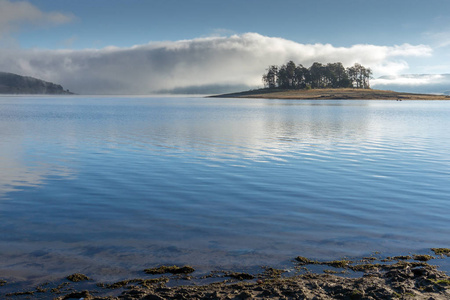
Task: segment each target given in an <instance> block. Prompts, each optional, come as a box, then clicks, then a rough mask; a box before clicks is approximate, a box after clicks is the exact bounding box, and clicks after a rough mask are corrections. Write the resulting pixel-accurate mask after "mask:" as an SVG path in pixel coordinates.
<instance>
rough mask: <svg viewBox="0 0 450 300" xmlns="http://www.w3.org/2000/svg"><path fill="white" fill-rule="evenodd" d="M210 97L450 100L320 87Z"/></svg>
mask: <svg viewBox="0 0 450 300" xmlns="http://www.w3.org/2000/svg"><path fill="white" fill-rule="evenodd" d="M210 97H214V98H260V99H298V100H333V99H343V100H397V101H402V100H450V96H448V95H433V94H415V93H401V92H394V91H385V90H376V89H357V88H323V89H322V88H321V89H309V90H306V89H304V90H302V89H298V90H294V89H269V88H265V89H258V90H251V91H245V92H238V93H231V94H221V95H214V96H210Z"/></svg>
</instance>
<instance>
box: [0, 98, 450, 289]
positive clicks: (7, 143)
mask: <svg viewBox="0 0 450 300" xmlns="http://www.w3.org/2000/svg"><path fill="white" fill-rule="evenodd" d="M449 195H450V102H437V101H430V102H424V101H413V102H406V101H402V102H397V101H340V100H336V101H283V100H236V99H204V98H148V97H120V98H119V97H116V98H111V97H94V98H87V97H64V98H59V97H0V198H1V201H0V217H1V223H0V232H1V240H0V251H1V254H2V260H1V261H0V276H1V277H2V278H16V279H17V280H22V279H32V278H33V277H39V278H42V276H44V275H45V276H47V275H51V276H59V275H67V274H70V273H73V272H74V271H80V272H83V273H86V274H89V275H91V276H94V277H96V278H107V279H108V278H115V277H121V276H123V277H126V276H129V275H130V274H133V272H136V273H137V272H139V271H141V270H142V269H143V268H146V267H149V266H154V265H159V264H161V263H171V264H185V263H188V264H192V265H194V266H195V267H196V268H198V269H205V270H207V269H214V268H247V267H252V266H258V265H261V264H263V265H274V266H279V265H283V264H288V263H289V260H290V259H292V258H293V257H295V256H297V255H302V256H307V257H310V258H316V259H334V258H340V257H342V256H344V255H347V256H350V257H352V256H355V257H358V256H363V255H368V254H371V253H373V252H374V251H380V252H381V253H382V254H385V255H390V254H405V253H409V252H413V253H414V252H424V251H425V252H427V251H429V248H430V247H450V229H449V228H450V226H449V225H450V214H449V209H448V207H449V202H450V197H449ZM444 268H445V267H444ZM446 268H447V269H450V268H449V267H448V266H447V267H446Z"/></svg>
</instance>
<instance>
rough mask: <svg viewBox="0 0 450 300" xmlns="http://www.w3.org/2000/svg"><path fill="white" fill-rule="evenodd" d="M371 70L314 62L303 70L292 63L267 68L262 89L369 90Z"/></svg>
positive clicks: (340, 64) (357, 66)
mask: <svg viewBox="0 0 450 300" xmlns="http://www.w3.org/2000/svg"><path fill="white" fill-rule="evenodd" d="M371 77H372V70H371V69H370V68H365V67H363V66H362V65H360V64H358V63H356V64H354V65H353V66H352V67H349V68H344V66H343V65H342V63H340V62H337V63H328V64H326V65H324V64H321V63H318V62H315V63H313V64H312V66H311V67H309V68H305V67H304V66H302V65H301V64H299V65H295V63H294V62H293V61H289V62H288V63H286V64H284V65H282V66H275V65H272V66H269V68H268V69H267V73H265V74H264V75H263V78H262V79H263V82H264V87H266V88H283V89H309V88H348V87H350V88H362V89H368V88H370V83H369V80H370V78H371Z"/></svg>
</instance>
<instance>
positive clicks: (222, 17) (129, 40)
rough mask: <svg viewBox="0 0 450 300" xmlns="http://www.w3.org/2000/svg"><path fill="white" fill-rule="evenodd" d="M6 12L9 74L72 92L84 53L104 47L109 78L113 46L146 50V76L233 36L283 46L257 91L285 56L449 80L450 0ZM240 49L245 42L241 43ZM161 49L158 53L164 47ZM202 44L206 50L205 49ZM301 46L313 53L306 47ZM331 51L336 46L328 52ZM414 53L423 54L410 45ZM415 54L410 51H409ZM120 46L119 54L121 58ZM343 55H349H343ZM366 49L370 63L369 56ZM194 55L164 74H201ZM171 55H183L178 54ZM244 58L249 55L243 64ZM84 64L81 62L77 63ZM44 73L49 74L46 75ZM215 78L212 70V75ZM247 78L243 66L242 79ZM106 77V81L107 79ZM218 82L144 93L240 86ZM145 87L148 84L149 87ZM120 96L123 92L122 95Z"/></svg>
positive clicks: (134, 2) (76, 6) (129, 3)
mask: <svg viewBox="0 0 450 300" xmlns="http://www.w3.org/2000/svg"><path fill="white" fill-rule="evenodd" d="M2 5H3V6H2ZM0 8H3V9H2V10H3V12H2V11H0V50H2V52H1V53H0V69H5V66H6V67H7V66H10V67H9V68H10V70H4V71H16V72H18V71H20V72H19V73H24V72H29V73H31V75H34V76H40V77H44V79H47V80H53V81H58V79H59V82H61V81H63V82H61V83H63V84H64V85H68V86H69V87H72V89H74V88H75V89H78V90H79V89H81V90H83V89H84V88H83V82H82V81H81V80H78V81H77V82H75V81H70V80H69V78H70V77H71V76H72V77H73V76H81V75H77V74H76V72H75V70H76V69H78V70H82V71H84V72H86V71H87V69H86V67H85V66H84V64H82V63H81V62H80V61H83V62H85V59H86V57H83V58H81V56H82V55H87V54H86V53H88V52H89V51H87V50H86V49H90V51H91V52H89V53H88V55H89V61H90V62H89V63H92V60H93V58H92V57H93V52H92V51H94V50H97V52H96V53H97V56H99V55H100V54H99V53H101V56H102V59H97V60H96V61H95V64H96V63H98V64H100V61H102V62H103V63H104V64H103V65H101V67H102V68H103V69H104V70H105V72H108V70H111V69H113V70H114V71H116V72H118V70H121V69H120V68H119V67H120V66H115V67H113V66H107V65H106V64H107V63H110V64H112V62H111V59H105V57H110V56H111V55H112V54H111V53H110V48H112V47H111V46H113V47H116V48H117V49H121V50H123V51H129V53H128V55H129V56H130V59H131V58H132V57H134V56H135V55H134V54H133V51H131V50H132V49H133V48H132V47H133V46H135V47H138V48H139V47H143V48H145V49H146V50H145V49H140V50H139V51H141V50H142V51H144V52H145V51H147V52H148V54H147V55H144V54H142V53H141V54H140V55H142V56H141V57H143V58H144V57H148V56H149V55H152V59H151V60H150V62H151V63H152V66H153V67H152V68H151V70H142V72H146V71H152V70H154V71H155V68H154V66H155V61H156V58H155V56H156V55H159V56H161V55H163V54H161V51H162V52H164V51H165V52H164V53H167V51H169V50H167V49H171V47H172V48H173V47H175V46H176V45H180V41H185V42H188V43H189V42H192V43H193V44H189V45H190V46H189V47H190V49H191V51H198V50H195V49H198V47H199V46H198V43H199V41H203V40H202V39H213V38H230V37H232V36H238V37H241V39H240V41H239V42H238V44H239V46H236V47H238V48H235V49H234V51H238V50H236V49H242V48H243V47H246V46H248V47H249V48H251V47H252V46H254V45H256V44H257V45H258V46H257V47H267V51H268V52H270V53H272V52H273V49H275V48H276V47H281V48H283V49H282V51H281V50H280V51H281V52H280V53H281V54H280V55H278V57H279V58H280V61H278V60H277V59H275V57H276V55H275V54H273V53H272V54H270V55H269V54H267V53H266V54H259V56H258V59H255V60H254V61H251V62H249V63H252V64H254V70H253V71H252V72H250V70H248V71H247V72H243V73H245V74H247V75H248V76H253V77H254V78H253V79H252V80H248V82H246V83H245V84H247V85H249V86H252V85H256V82H257V80H256V74H260V73H261V70H264V69H265V68H266V67H267V65H269V64H273V63H276V64H279V63H282V62H284V61H281V59H294V61H296V60H295V59H297V62H299V63H303V64H305V65H307V66H308V64H309V63H310V61H311V60H314V58H315V57H316V58H317V59H322V60H327V58H328V57H329V59H330V60H331V59H334V60H336V59H337V60H340V61H343V62H344V63H345V62H347V63H348V64H350V63H353V62H354V60H352V59H350V58H349V57H348V56H349V55H353V56H354V57H355V59H360V60H362V61H359V62H360V63H363V65H364V63H365V65H367V66H368V67H371V68H372V69H373V70H374V75H375V77H380V76H389V77H385V81H386V78H391V79H392V78H399V77H401V75H403V74H446V73H450V54H449V53H450V51H449V50H450V17H449V15H448V12H450V1H448V0H429V1H416V0H408V1H404V0H397V1H396V0H390V1H384V0H377V1H372V0H343V1H335V0H333V1H332V0H316V1H291V0H281V1H268V0H247V1H245V0H240V1H237V0H226V1H224V0H222V1H216V0H190V1H189V0H185V1H175V0H148V1H142V0H140V1H138V0H121V1H119V0H75V1H74V0H58V1H48V0H29V1H13V0H0ZM1 19H3V21H1ZM248 33H252V34H257V38H255V36H253V37H251V38H250V37H249V36H246V35H247V34H248ZM278 39H281V40H282V41H280V40H278ZM234 42H236V41H235V40H233V43H234ZM202 43H203V44H202V46H201V48H202V49H204V48H205V47H210V48H209V49H210V52H208V54H205V53H203V52H202V53H203V54H202V55H207V56H211V58H210V61H209V62H210V63H211V62H212V61H214V57H213V56H214V51H215V50H217V49H216V48H214V47H216V45H217V43H218V42H217V41H216V40H209V41H208V42H205V41H203V42H202ZM205 43H208V45H206V44H205ZM220 43H222V46H221V47H222V50H221V51H222V52H221V53H219V52H220V51H218V52H217V53H218V55H217V57H216V58H217V59H221V60H226V59H228V58H229V59H231V57H232V58H233V59H236V56H232V55H231V54H230V53H231V52H232V51H231V52H229V53H224V51H223V47H224V46H223V44H226V41H224V40H220ZM158 44H159V47H160V48H159V50H157V49H155V47H157V46H156V45H158ZM280 44H282V45H280ZM193 45H197V46H196V47H197V48H195V47H193ZM299 45H300V46H302V45H309V46H310V47H309V48H308V47H306V48H304V47H303V48H302V47H299ZM313 45H322V46H323V47H321V48H320V47H319V48H318V47H315V48H314V51H315V55H316V56H314V55H313V56H311V55H306V54H305V53H307V52H308V51H312V50H311V49H313V47H312V46H313ZM326 45H329V46H331V47H333V49H331V50H330V49H328V48H329V47H328V48H327V47H326ZM356 45H366V46H373V47H371V48H370V47H369V48H366V49H360V52H358V54H355V53H354V51H350V49H352V47H355V46H356ZM408 46H411V47H415V48H411V47H410V48H408ZM146 47H147V48H146ZM161 47H162V48H161ZM377 47H378V48H377ZM383 47H386V48H383ZM395 47H400V48H401V51H400V52H401V53H399V52H398V51H397V52H396V50H395V49H397V48H395ZM194 48H195V49H194ZM294 48H295V49H297V50H295V51H305V53H300V54H298V53H297V54H293V53H294V50H293V49H294ZM300 48H301V49H300ZM406 48H408V49H409V50H405V49H406ZM63 49H65V51H69V52H67V53H66V56H65V57H64V61H65V64H66V65H67V64H68V63H69V61H70V62H71V63H70V69H71V73H70V74H68V72H67V70H65V71H64V70H60V71H58V70H57V68H56V65H57V64H59V65H61V61H62V60H63V58H62V54H61V51H62V50H63ZM105 49H109V50H108V51H107V50H105ZM117 49H116V55H118V54H117V51H118V50H117ZM162 49H165V50H162ZM299 49H300V50H299ZM327 49H328V50H327ZM342 49H344V50H345V49H346V50H348V51H341V50H342ZM386 49H388V50H386ZM102 51H103V52H102ZM123 51H122V52H123ZM170 51H171V50H170ZM364 51H366V56H364V55H363V53H364ZM372 51H373V52H372ZM380 51H381V52H380ZM12 52H15V53H16V57H17V54H18V53H20V54H21V55H22V56H21V57H17V60H18V61H19V58H21V60H20V63H19V62H17V63H16V64H15V65H14V64H13V65H11V64H9V65H8V64H7V63H6V61H7V60H11V57H12V56H11V53H12ZM37 52H38V53H37ZM185 52H186V53H184V54H183V55H186V61H183V59H182V58H180V57H179V55H180V54H179V53H177V61H178V64H174V65H172V67H173V68H172V69H168V68H159V69H158V70H157V71H159V72H161V71H165V72H166V73H167V74H168V75H167V76H169V77H173V76H174V75H173V74H174V72H175V69H176V70H179V69H180V68H181V67H182V66H183V65H186V64H187V65H188V66H187V67H189V68H193V67H195V68H196V69H201V61H197V64H196V65H189V62H188V61H187V60H188V59H189V60H190V62H192V61H193V57H197V56H198V55H200V54H199V52H197V54H194V53H192V52H189V53H188V51H187V50H186V51H185ZM33 53H34V54H33ZM36 53H37V54H36ZM150 53H151V54H150ZM155 53H156V54H155ZM122 54H123V53H120V55H121V61H122V62H123V61H125V58H124V57H126V54H123V55H122ZM52 55H53V56H52ZM170 55H174V54H173V51H172V52H170ZM227 55H228V56H227ZM327 55H328V56H327ZM2 56H3V57H2ZM163 56H164V55H163ZM245 56H246V55H244V54H243V55H240V56H238V57H245ZM53 57H56V58H53ZM265 57H268V59H267V62H264V58H265ZM341 57H342V58H341ZM2 58H3V61H4V63H3V64H2ZM39 58H41V59H42V61H41V63H39V64H36V65H35V66H34V67H33V63H32V62H34V61H35V60H37V59H39ZM164 58H166V56H164ZM27 60H28V61H27ZM171 60H173V57H172V59H171ZM299 60H300V61H299ZM302 60H303V61H302ZM324 62H326V61H324ZM75 63H77V64H78V65H74V64H75ZM134 63H138V62H137V61H136V62H134ZM257 64H259V65H258V66H257ZM237 65H239V64H237ZM42 66H47V67H48V70H42ZM81 66H83V67H81ZM98 66H99V67H100V65H98ZM38 67H39V68H41V70H38ZM7 68H8V67H7ZM162 69H164V70H162ZM206 71H210V72H211V70H205V72H206ZM238 71H239V70H238V69H236V72H238ZM127 72H131V73H129V74H130V76H132V75H133V74H132V68H131V69H130V70H127ZM155 72H156V71H155ZM198 72H200V70H199V71H198ZM228 72H234V70H233V69H229V70H228ZM169 73H170V74H169ZM127 74H128V73H127ZM142 74H143V73H138V74H135V76H136V77H138V76H140V77H142ZM97 76H100V73H98V74H97ZM258 76H260V75H258ZM395 76H397V77H395ZM212 77H213V78H217V80H216V82H214V81H211V80H209V81H208V80H205V81H204V82H202V81H201V80H197V81H192V82H189V81H188V80H185V78H176V79H175V81H174V84H173V85H167V84H159V85H158V84H154V85H153V86H151V87H149V89H148V90H142V91H140V92H141V93H146V92H152V91H157V90H158V89H168V90H170V89H171V88H179V87H188V86H190V85H192V86H202V85H216V84H218V85H221V84H222V85H235V84H236V82H233V80H231V79H229V78H228V79H226V80H220V78H223V77H227V76H223V74H219V73H218V74H215V75H214V76H212ZM422 79H423V78H422ZM392 80H394V79H392ZM402 80H403V81H401V82H403V83H404V82H406V81H407V80H406V81H405V78H403V79H402ZM148 81H152V82H156V81H157V80H154V78H153V77H149V78H148ZM425 81H426V80H425ZM425 81H423V82H425ZM161 82H162V81H161ZM375 82H376V81H375ZM417 82H419V81H416V83H417ZM115 83H116V85H117V83H119V85H121V84H123V87H125V86H126V85H127V82H119V78H118V77H116V78H113V79H112V78H109V79H108V78H106V77H105V78H104V80H103V84H105V89H106V88H107V87H108V86H113V85H114V84H115ZM145 83H146V82H145V81H144V82H141V83H140V84H145ZM409 87H410V86H409ZM133 88H135V87H133ZM404 89H405V88H404ZM448 90H450V87H449V88H448ZM86 91H87V92H89V93H95V92H96V91H95V90H92V88H90V89H87V88H86ZM129 91H131V89H128V90H127V89H125V88H124V89H123V91H122V92H129ZM98 92H105V91H98ZM116 92H121V91H120V89H119V90H117V91H116ZM436 92H439V91H436Z"/></svg>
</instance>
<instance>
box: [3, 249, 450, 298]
mask: <svg viewBox="0 0 450 300" xmlns="http://www.w3.org/2000/svg"><path fill="white" fill-rule="evenodd" d="M432 252H434V254H433V255H429V254H423V255H403V256H395V257H385V258H380V257H378V256H377V255H375V254H374V255H372V256H370V257H364V258H362V259H360V260H358V261H351V260H348V259H342V260H335V261H315V260H310V259H308V258H305V257H301V256H298V257H296V258H295V259H293V262H292V263H293V267H292V268H291V269H289V270H280V269H273V268H270V267H262V269H261V270H262V271H261V272H260V273H258V274H248V273H240V272H229V271H213V272H210V273H209V274H203V275H201V276H200V275H195V273H196V271H195V269H194V268H193V267H191V266H159V267H155V268H149V269H145V270H143V272H142V273H143V274H142V275H143V277H142V278H134V279H127V280H122V281H119V282H113V283H102V282H97V281H95V280H94V279H91V278H89V277H88V276H86V275H84V274H79V273H75V274H72V275H69V276H67V277H66V278H64V279H61V280H60V281H58V282H52V283H44V284H41V285H39V286H37V287H34V288H32V289H29V290H23V291H15V292H8V293H1V292H2V290H4V289H5V288H7V286H8V284H9V283H8V282H6V281H5V280H0V296H1V297H2V298H6V299H59V300H66V299H85V300H87V299H111V300H113V299H114V300H122V299H124V300H125V299H129V300H137V299H147V300H160V299H450V277H449V276H448V275H447V274H445V273H444V272H442V271H439V270H438V267H436V266H434V265H432V264H429V263H428V261H429V260H435V259H448V257H449V256H450V249H447V248H433V249H432ZM317 266H319V267H321V268H322V270H321V271H320V272H317V271H312V270H311V268H313V267H317Z"/></svg>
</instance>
